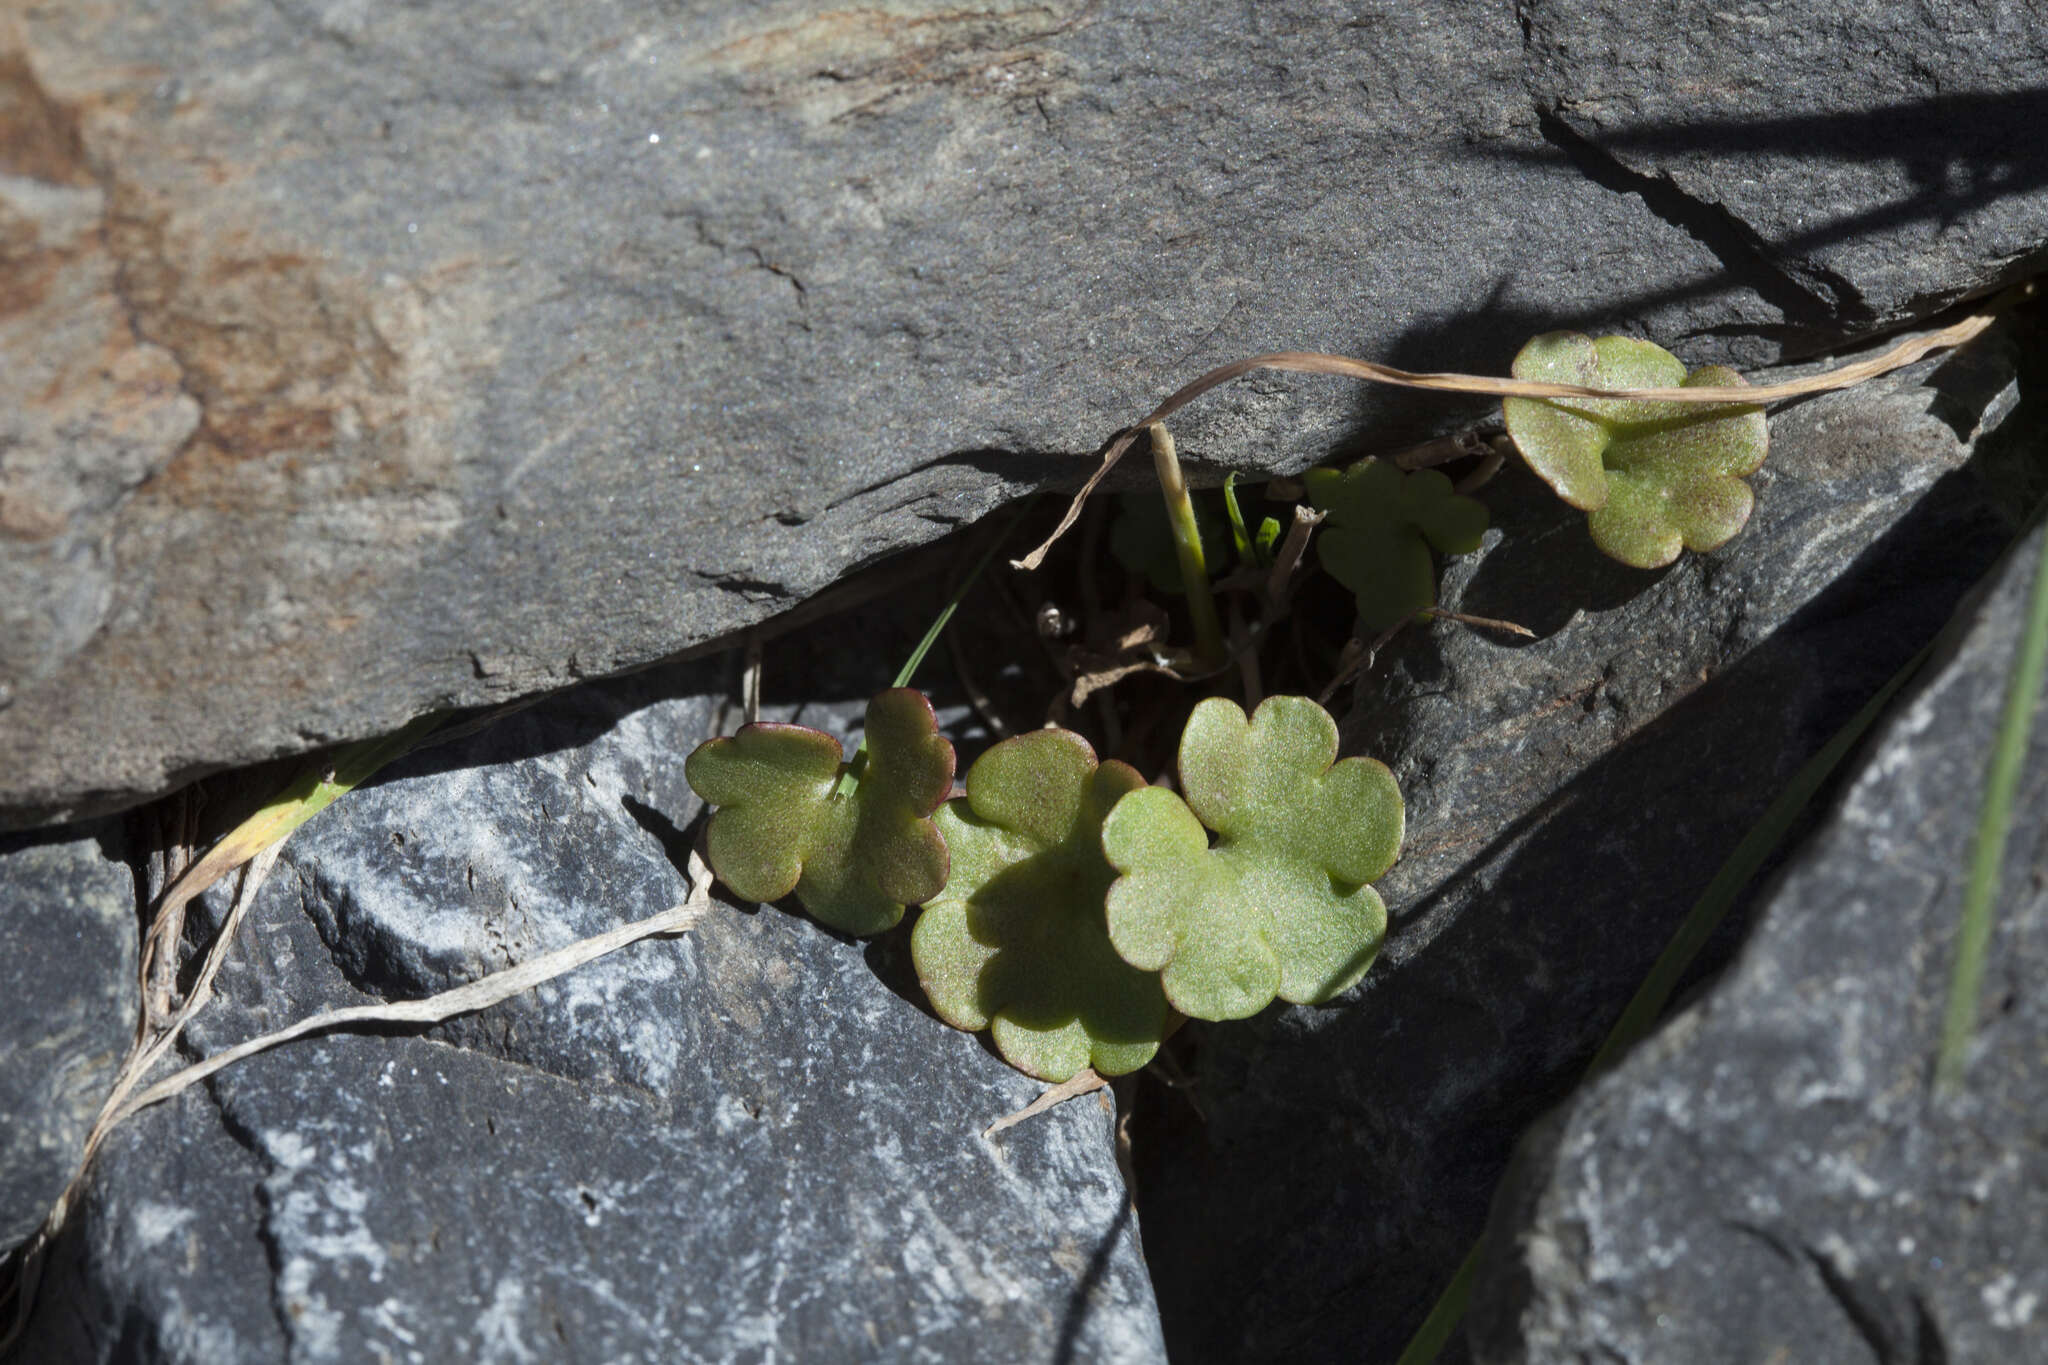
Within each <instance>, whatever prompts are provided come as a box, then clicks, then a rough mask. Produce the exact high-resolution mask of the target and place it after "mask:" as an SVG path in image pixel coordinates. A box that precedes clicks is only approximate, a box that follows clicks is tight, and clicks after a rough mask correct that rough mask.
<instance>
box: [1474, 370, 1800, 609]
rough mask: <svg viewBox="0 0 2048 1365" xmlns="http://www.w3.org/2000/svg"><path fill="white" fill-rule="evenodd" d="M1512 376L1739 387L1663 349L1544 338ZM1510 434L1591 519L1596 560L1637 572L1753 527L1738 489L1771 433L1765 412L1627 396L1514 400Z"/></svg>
mask: <svg viewBox="0 0 2048 1365" xmlns="http://www.w3.org/2000/svg"><path fill="white" fill-rule="evenodd" d="M1514 373H1515V377H1516V378H1517V379H1531V380H1545V381H1550V382H1556V383H1571V384H1583V385H1586V386H1588V387H1592V388H1602V389H1629V388H1717V389H1725V388H1740V387H1743V379H1742V376H1741V375H1739V374H1737V373H1735V371H1733V370H1730V369H1727V368H1724V367H1722V366H1719V365H1710V366H1707V367H1705V368H1703V369H1699V370H1695V371H1693V372H1692V373H1691V374H1689V375H1688V374H1687V373H1686V372H1685V366H1684V364H1683V363H1682V362H1680V361H1679V359H1678V357H1676V356H1674V355H1672V354H1671V353H1670V352H1669V351H1667V350H1665V349H1664V348H1663V347H1661V346H1658V345H1656V344H1654V343H1652V342H1648V341H1637V340H1634V339H1632V338H1629V337H1601V338H1600V339H1599V340H1598V341H1594V340H1592V339H1591V338H1590V337H1586V336H1582V335H1580V334H1579V333H1577V332H1548V333H1545V334H1544V335H1542V336H1539V337H1537V338H1535V339H1534V340H1532V341H1531V342H1529V344H1528V345H1526V346H1524V347H1523V348H1522V350H1521V353H1520V354H1519V355H1517V356H1516V357H1515V364H1514ZM1502 410H1503V412H1504V414H1505V416H1506V419H1507V425H1508V434H1509V435H1510V436H1512V437H1513V438H1514V441H1515V445H1516V447H1517V448H1518V449H1520V450H1521V452H1522V457H1523V458H1524V459H1525V460H1527V461H1528V462H1529V467H1530V468H1531V469H1533V470H1535V471H1536V474H1537V477H1539V478H1541V479H1542V480H1543V481H1544V482H1545V483H1547V484H1549V485H1550V486H1551V487H1552V488H1553V489H1555V490H1556V491H1557V495H1558V496H1559V497H1561V498H1563V499H1564V500H1565V501H1566V502H1568V503H1570V504H1571V505H1572V506H1574V507H1577V508H1581V509H1583V510H1584V511H1585V512H1586V528H1587V530H1589V531H1590V532H1591V533H1592V536H1593V543H1594V544H1595V545H1597V546H1599V547H1600V551H1601V553H1603V554H1605V555H1607V556H1608V557H1609V558H1612V559H1618V560H1620V561H1621V562H1622V563H1624V564H1629V565H1633V566H1634V567H1636V568H1639V569H1654V568H1659V567H1661V566H1663V565H1665V564H1669V563H1670V562H1671V561H1672V560H1674V559H1676V558H1678V552H1679V551H1680V550H1681V549H1687V550H1712V549H1716V548H1718V547H1719V546H1721V545H1722V544H1724V543H1725V542H1726V541H1727V540H1728V539H1729V538H1730V537H1731V536H1733V535H1734V534H1735V533H1736V532H1738V531H1740V530H1741V529H1742V528H1743V526H1744V525H1746V524H1747V523H1748V521H1749V514H1750V510H1751V508H1752V507H1754V506H1755V502H1756V497H1755V495H1754V494H1753V493H1752V492H1751V491H1750V487H1749V485H1748V484H1746V483H1744V482H1743V479H1744V478H1746V477H1747V476H1749V475H1751V474H1754V473H1755V472H1756V471H1757V469H1758V468H1759V467H1760V466H1761V465H1762V464H1763V462H1764V455H1765V453H1766V451H1767V450H1768V448H1769V441H1770V433H1769V430H1768V428H1767V426H1766V424H1765V422H1764V410H1763V408H1762V406H1761V405H1759V404H1726V405H1723V406H1718V407H1688V406H1685V405H1682V404H1676V403H1659V402H1645V401H1638V400H1622V399H1584V398H1510V399H1508V400H1506V401H1505V402H1504V403H1503V404H1502Z"/></svg>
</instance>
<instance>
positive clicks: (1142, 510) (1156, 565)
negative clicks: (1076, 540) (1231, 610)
mask: <svg viewBox="0 0 2048 1365" xmlns="http://www.w3.org/2000/svg"><path fill="white" fill-rule="evenodd" d="M1212 502H1213V499H1211V498H1210V497H1209V496H1207V495H1206V494H1205V495H1203V496H1201V497H1198V498H1195V499H1194V505H1195V525H1196V527H1197V528H1198V529H1199V530H1200V531H1201V533H1202V557H1203V559H1204V560H1205V561H1207V562H1208V563H1210V564H1220V563H1222V562H1223V558H1222V556H1223V547H1224V545H1225V541H1224V535H1225V534H1226V527H1225V526H1224V525H1223V524H1222V523H1221V522H1219V521H1218V519H1217V516H1216V512H1215V509H1214V507H1213V506H1212V505H1211V504H1212ZM1109 552H1110V553H1111V554H1112V555H1114V556H1115V557H1116V562H1117V563H1119V564H1121V565H1123V566H1124V567H1125V568H1126V569H1129V570H1130V571H1131V572H1132V573H1136V574H1143V575H1144V576H1145V579H1146V581H1147V582H1149V583H1150V584H1151V585H1152V586H1153V588H1155V589H1156V590H1158V591H1159V592H1166V593H1173V594H1175V595H1180V594H1182V593H1185V592H1186V591H1187V590H1186V589H1185V588H1183V587H1182V586H1181V581H1180V555H1179V552H1178V551H1177V550H1176V549H1175V547H1174V543H1173V527H1172V525H1171V524H1170V523H1169V522H1168V521H1167V519H1166V505H1165V504H1164V503H1163V502H1161V501H1160V499H1159V495H1158V494H1157V493H1119V494H1118V495H1117V500H1116V520H1115V521H1113V522H1111V523H1110V524H1109Z"/></svg>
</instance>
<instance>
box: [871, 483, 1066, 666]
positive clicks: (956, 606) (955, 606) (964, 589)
mask: <svg viewBox="0 0 2048 1365" xmlns="http://www.w3.org/2000/svg"><path fill="white" fill-rule="evenodd" d="M1031 502H1032V500H1031V499H1030V498H1025V499H1024V500H1023V501H1022V502H1020V503H1018V504H1017V510H1016V511H1014V512H1012V513H1011V514H1010V517H1009V519H1008V520H1007V521H1005V522H1004V523H1003V527H1002V529H1001V530H1000V531H998V532H996V533H995V535H993V536H991V537H990V538H989V542H988V547H987V548H986V549H984V550H983V551H982V552H981V558H979V559H977V560H975V561H974V567H973V568H972V569H970V570H968V573H967V577H965V578H963V579H962V580H960V586H959V587H958V588H957V589H955V590H954V593H953V597H952V600H951V601H949V602H947V603H946V605H945V606H944V607H942V608H940V610H939V614H938V617H937V619H935V620H934V621H933V622H932V626H931V629H930V630H927V631H926V632H925V633H924V638H923V639H922V640H919V641H918V642H917V648H916V649H913V650H911V651H910V658H909V659H908V660H906V661H905V663H904V665H903V667H902V668H900V669H898V670H897V671H896V681H895V682H892V683H890V684H889V686H891V687H908V686H910V679H911V677H912V675H914V674H915V673H916V672H917V666H918V665H919V664H921V663H923V662H924V656H925V655H927V654H929V653H931V651H932V646H933V645H935V644H937V643H938V642H939V634H940V632H941V631H943V630H945V628H946V624H947V622H949V621H951V620H952V619H953V613H954V612H956V611H958V610H960V604H961V603H962V602H965V601H966V600H967V594H968V593H970V592H972V591H973V590H974V585H975V583H976V582H977V581H978V580H979V579H980V578H981V571H982V570H983V569H986V568H987V567H988V562H989V560H991V559H993V558H995V553H996V551H997V550H998V549H1000V548H1001V547H1002V545H1003V543H1004V542H1006V541H1007V540H1009V538H1010V532H1012V531H1014V530H1016V529H1017V523H1018V522H1020V521H1022V520H1024V514H1025V513H1026V512H1028V511H1030V510H1031Z"/></svg>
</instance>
